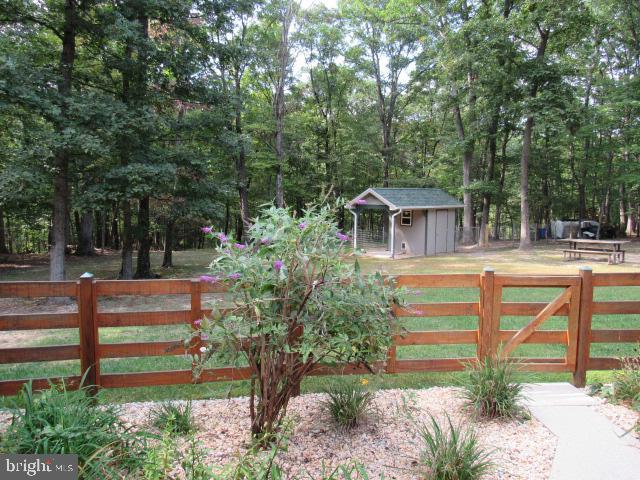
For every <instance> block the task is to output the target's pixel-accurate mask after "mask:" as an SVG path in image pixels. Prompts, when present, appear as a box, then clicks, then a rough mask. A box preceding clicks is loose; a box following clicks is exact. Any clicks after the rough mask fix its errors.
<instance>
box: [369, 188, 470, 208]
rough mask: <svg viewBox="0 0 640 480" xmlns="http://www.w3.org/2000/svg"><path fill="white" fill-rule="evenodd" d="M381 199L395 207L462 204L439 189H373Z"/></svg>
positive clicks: (460, 205)
mask: <svg viewBox="0 0 640 480" xmlns="http://www.w3.org/2000/svg"><path fill="white" fill-rule="evenodd" d="M372 190H373V191H374V192H376V193H377V194H378V195H380V196H381V197H384V198H385V199H386V200H387V201H388V202H390V203H392V204H393V205H395V206H396V207H399V208H402V207H437V206H445V205H446V206H456V207H458V206H459V207H462V206H463V204H462V203H460V202H459V201H458V200H456V199H455V198H454V197H452V196H451V195H449V194H448V193H447V192H445V191H443V190H441V189H439V188H373V189H372Z"/></svg>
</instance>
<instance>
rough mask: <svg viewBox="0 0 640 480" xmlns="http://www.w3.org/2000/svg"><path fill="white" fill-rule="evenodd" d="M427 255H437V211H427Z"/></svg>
mask: <svg viewBox="0 0 640 480" xmlns="http://www.w3.org/2000/svg"><path fill="white" fill-rule="evenodd" d="M427 216H428V221H427V255H428V256H431V255H435V254H436V211H435V210H427Z"/></svg>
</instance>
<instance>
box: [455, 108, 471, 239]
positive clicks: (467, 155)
mask: <svg viewBox="0 0 640 480" xmlns="http://www.w3.org/2000/svg"><path fill="white" fill-rule="evenodd" d="M453 118H454V121H455V124H456V132H457V133H458V140H460V142H461V143H463V144H464V151H463V162H462V187H463V189H464V192H463V203H464V211H463V214H462V244H463V245H470V244H471V243H473V228H472V226H473V225H472V224H473V203H472V202H473V199H472V196H471V191H470V190H469V187H470V185H471V163H472V162H473V143H472V142H469V141H468V139H467V138H466V135H465V131H464V124H463V123H462V115H461V113H460V107H459V106H458V105H457V104H456V105H455V106H454V107H453Z"/></svg>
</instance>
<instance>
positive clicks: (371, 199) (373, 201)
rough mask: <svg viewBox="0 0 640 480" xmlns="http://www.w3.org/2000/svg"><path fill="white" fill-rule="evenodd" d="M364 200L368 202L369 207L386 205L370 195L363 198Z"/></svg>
mask: <svg viewBox="0 0 640 480" xmlns="http://www.w3.org/2000/svg"><path fill="white" fill-rule="evenodd" d="M363 200H366V201H367V205H384V203H382V202H381V201H380V200H378V199H377V198H376V197H374V196H373V195H371V194H370V193H369V194H368V195H365V196H364V197H363Z"/></svg>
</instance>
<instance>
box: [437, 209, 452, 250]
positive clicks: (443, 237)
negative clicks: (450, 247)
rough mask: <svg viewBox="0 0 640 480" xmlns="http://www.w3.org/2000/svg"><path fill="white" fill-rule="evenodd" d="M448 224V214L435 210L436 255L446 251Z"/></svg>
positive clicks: (445, 211) (444, 211)
mask: <svg viewBox="0 0 640 480" xmlns="http://www.w3.org/2000/svg"><path fill="white" fill-rule="evenodd" d="M448 224H449V212H448V211H447V210H436V253H445V252H446V251H447V230H448V229H449V228H448Z"/></svg>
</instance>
